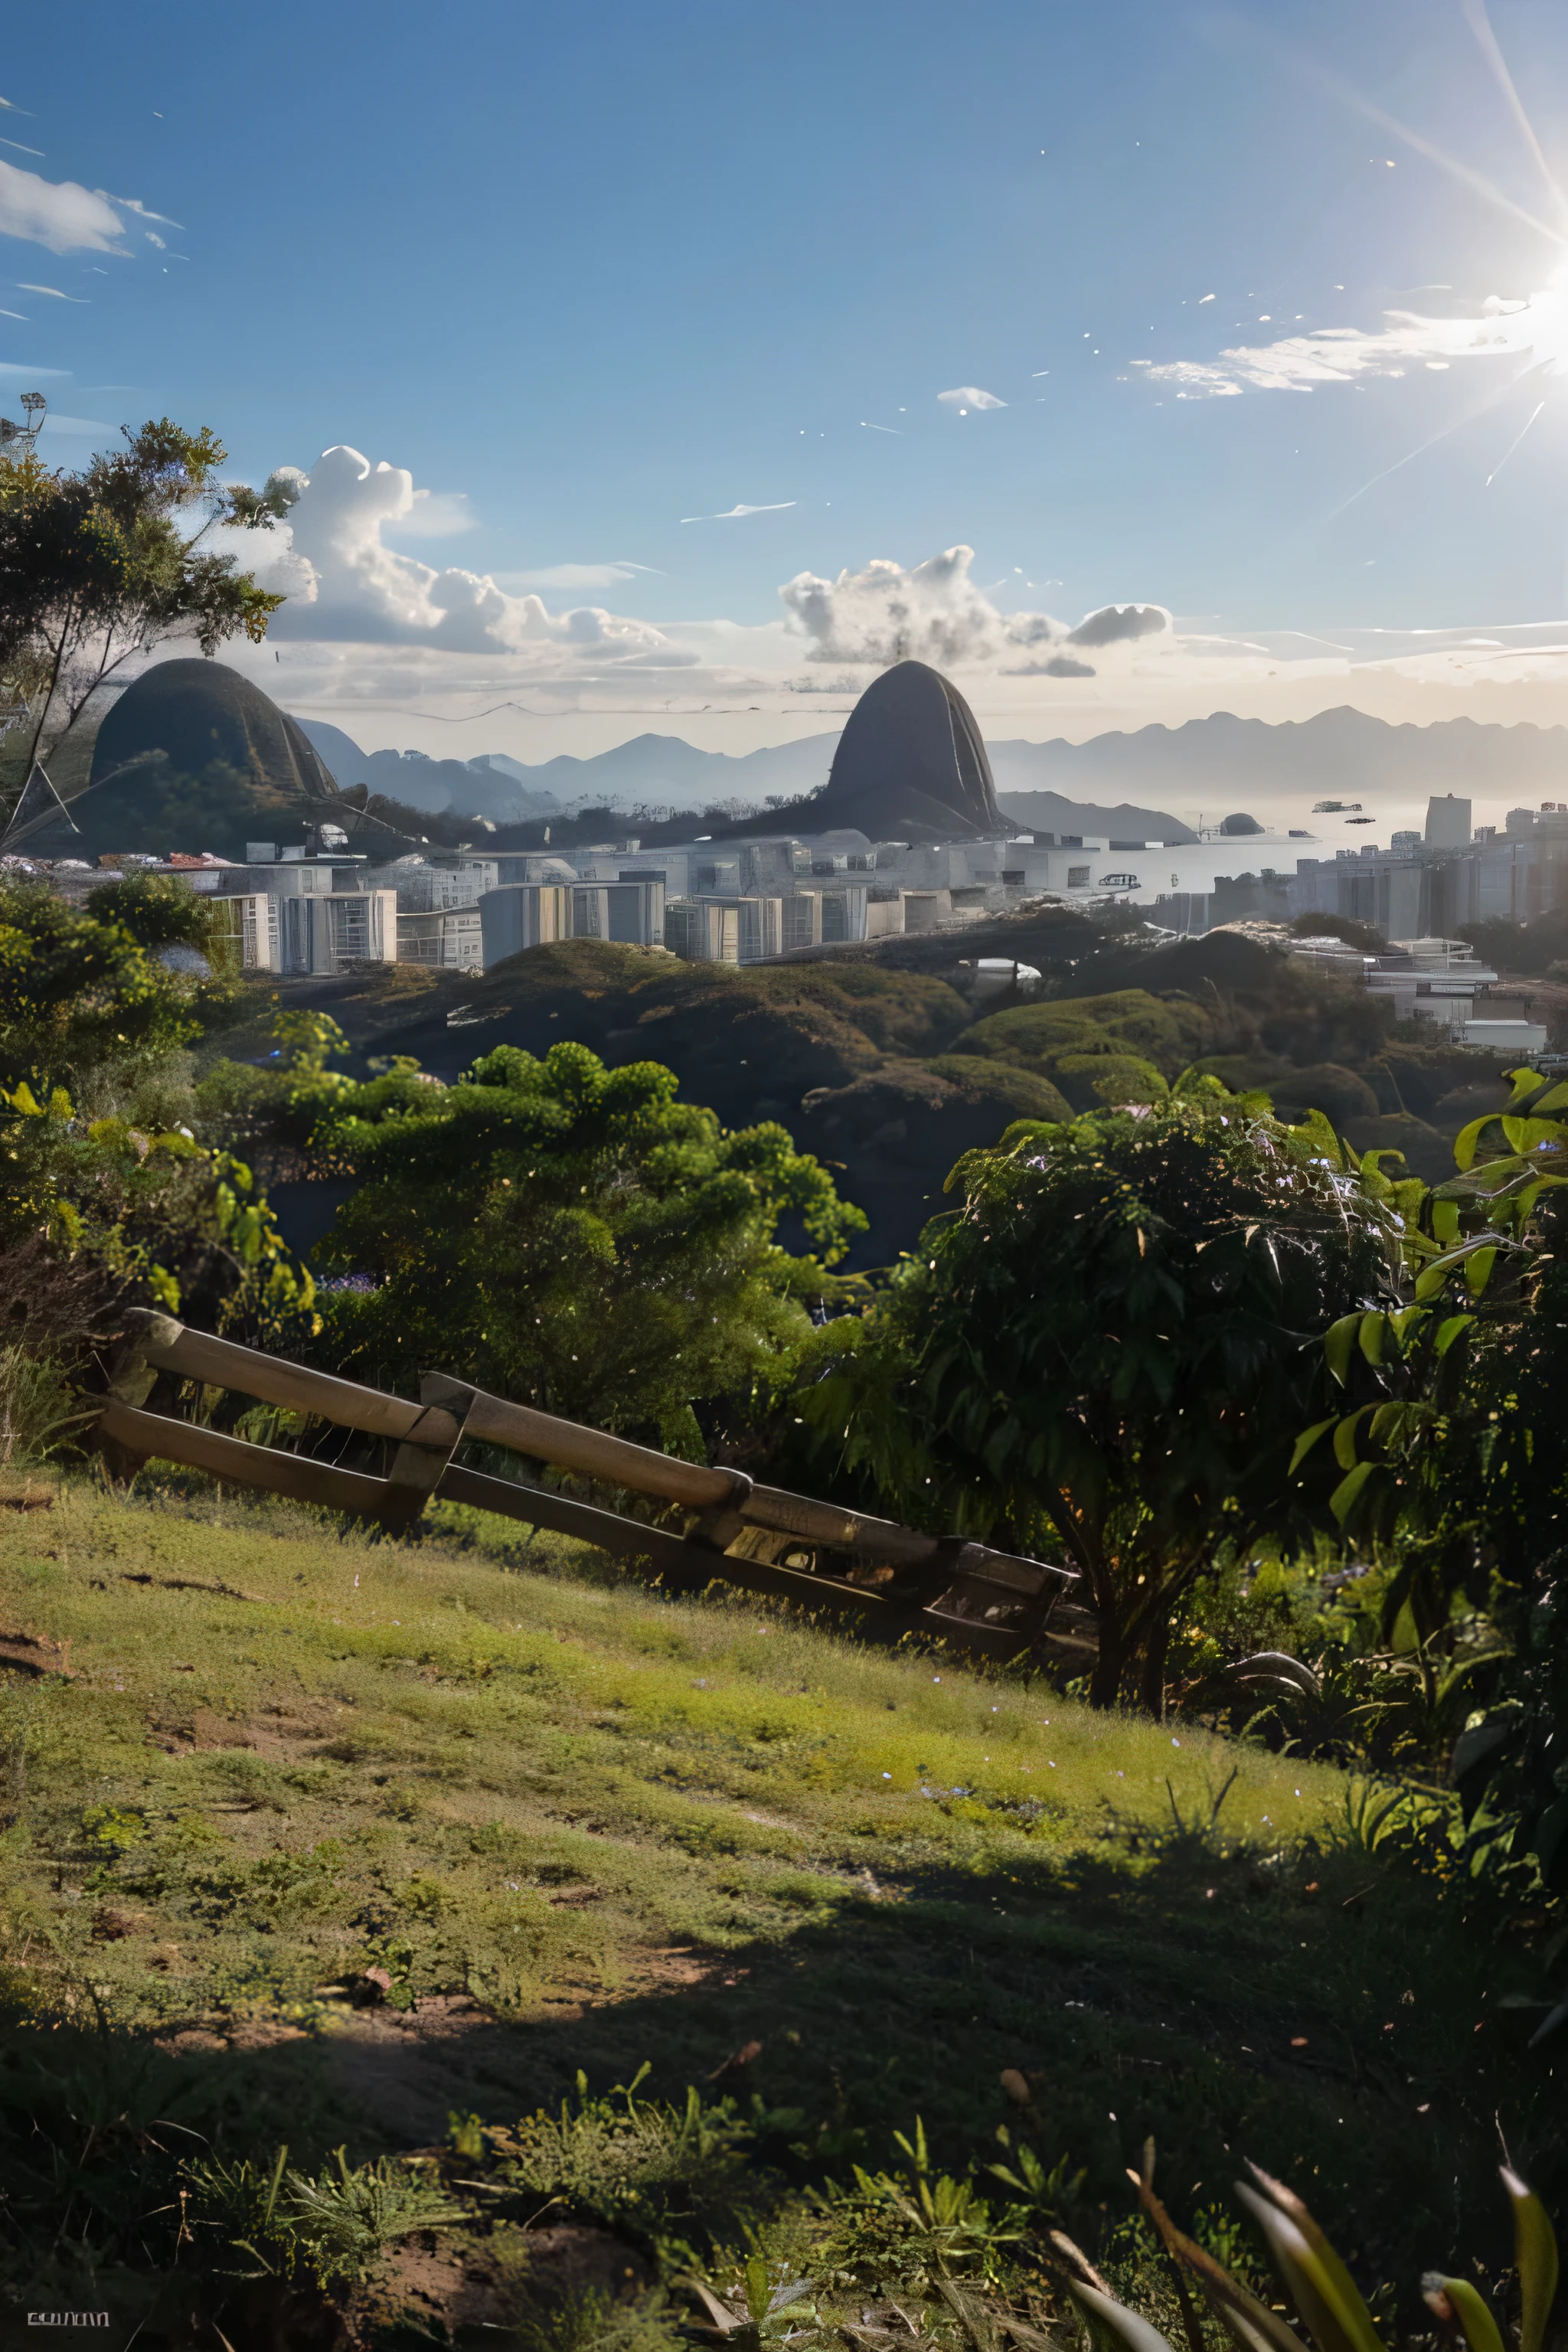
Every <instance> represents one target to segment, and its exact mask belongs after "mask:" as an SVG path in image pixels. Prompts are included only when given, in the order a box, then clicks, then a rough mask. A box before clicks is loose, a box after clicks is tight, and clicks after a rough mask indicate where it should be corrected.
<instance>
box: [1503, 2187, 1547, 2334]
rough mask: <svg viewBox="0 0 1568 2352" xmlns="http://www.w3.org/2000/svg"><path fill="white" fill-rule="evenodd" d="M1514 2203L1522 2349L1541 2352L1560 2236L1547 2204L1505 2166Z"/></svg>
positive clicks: (1515, 2253) (1514, 2242) (1511, 2201)
mask: <svg viewBox="0 0 1568 2352" xmlns="http://www.w3.org/2000/svg"><path fill="white" fill-rule="evenodd" d="M1502 2185H1503V2187H1504V2188H1505V2189H1507V2191H1508V2194H1509V2201H1510V2204H1511V2205H1512V2207H1513V2252H1514V2261H1515V2263H1517V2264H1518V2268H1519V2295H1520V2314H1519V2352H1541V2346H1542V2338H1543V2337H1544V2336H1545V2334H1546V2323H1547V2321H1548V2320H1549V2319H1550V2318H1551V2316H1552V2304H1553V2303H1554V2302H1555V2300H1556V2297H1557V2239H1556V2236H1555V2234H1554V2232H1553V2231H1552V2224H1551V2222H1550V2221H1549V2220H1548V2219H1547V2214H1546V2208H1545V2206H1544V2205H1542V2202H1541V2200H1540V2198H1539V2197H1537V2196H1536V2195H1535V2194H1534V2193H1533V2191H1532V2190H1531V2189H1527V2188H1526V2187H1525V2185H1524V2182H1523V2181H1522V2180H1521V2179H1520V2178H1519V2175H1518V2174H1517V2173H1516V2172H1510V2170H1509V2168H1508V2167H1507V2165H1504V2166H1503V2168H1502Z"/></svg>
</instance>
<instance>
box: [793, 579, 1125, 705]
mask: <svg viewBox="0 0 1568 2352" xmlns="http://www.w3.org/2000/svg"><path fill="white" fill-rule="evenodd" d="M973 561H974V551H973V548H971V547H950V548H948V549H947V551H946V552H945V553H943V554H942V555H933V556H931V557H929V558H928V559H927V561H926V562H924V563H917V564H915V565H914V566H913V568H912V569H911V570H909V571H906V570H905V568H904V567H903V565H902V564H900V563H890V562H887V561H885V560H882V559H879V560H878V561H876V562H871V563H868V565H867V566H866V568H865V570H864V571H863V572H840V573H839V575H838V577H837V580H823V579H819V578H818V577H817V576H816V573H814V572H800V573H799V574H797V576H796V577H795V579H794V580H791V581H788V582H786V583H785V584H784V587H782V588H781V589H780V590H779V594H780V596H781V598H782V599H783V601H784V608H785V611H786V612H787V613H788V614H789V615H790V619H791V621H792V622H793V624H794V625H795V628H796V629H798V630H799V631H800V632H802V633H803V634H804V635H805V636H807V637H809V638H810V640H811V651H810V654H809V656H808V658H809V659H810V660H812V661H817V662H837V663H844V662H877V663H884V662H891V661H901V660H906V659H913V660H916V661H929V662H931V663H933V664H934V665H935V666H936V667H938V668H947V667H955V666H958V665H961V664H965V663H975V662H987V661H995V660H998V659H1000V658H1002V657H1004V656H1006V655H1008V654H1010V653H1013V652H1016V651H1020V650H1028V649H1030V648H1033V647H1041V648H1044V647H1047V646H1110V645H1115V644H1118V643H1121V642H1124V641H1126V640H1129V639H1131V638H1136V637H1142V636H1148V635H1158V634H1163V633H1164V632H1166V631H1168V630H1169V628H1170V626H1171V616H1170V614H1168V613H1167V612H1166V611H1165V610H1164V608H1163V605H1159V604H1128V605H1115V604H1107V605H1105V606H1103V607H1101V609H1100V611H1098V612H1095V613H1090V614H1088V615H1087V617H1086V618H1085V619H1084V620H1082V621H1081V622H1079V625H1078V626H1077V628H1073V627H1071V626H1069V625H1068V623H1067V622H1065V621H1058V620H1054V619H1053V618H1052V617H1051V615H1050V614H1048V613H1007V614H1004V613H1000V612H998V611H997V609H996V607H995V605H994V604H992V602H991V600H990V598H989V596H987V595H986V593H985V592H984V590H983V589H982V588H980V587H979V586H977V585H976V583H975V582H974V581H973V580H972V579H971V578H970V576H969V567H970V565H971V564H972V563H973ZM1059 658H1060V659H1062V660H1066V659H1067V658H1068V657H1066V656H1061V657H1059ZM1032 673H1037V674H1041V675H1045V676H1047V677H1092V676H1093V675H1094V673H1093V670H1092V669H1091V668H1089V667H1088V665H1086V664H1081V663H1073V664H1071V666H1070V667H1065V668H1064V667H1052V665H1051V663H1050V662H1049V661H1048V660H1047V661H1043V662H1037V663H1035V664H1031V665H1029V666H1028V667H1026V669H1024V670H1023V671H1022V672H1020V673H1019V674H1020V675H1023V676H1028V675H1030V674H1032Z"/></svg>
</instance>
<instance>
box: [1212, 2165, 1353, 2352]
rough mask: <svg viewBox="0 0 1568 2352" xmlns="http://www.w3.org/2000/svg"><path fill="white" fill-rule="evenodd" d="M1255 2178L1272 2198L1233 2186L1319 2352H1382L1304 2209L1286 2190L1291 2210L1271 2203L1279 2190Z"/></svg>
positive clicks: (1345, 2276)
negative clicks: (1253, 2217) (1256, 2226)
mask: <svg viewBox="0 0 1568 2352" xmlns="http://www.w3.org/2000/svg"><path fill="white" fill-rule="evenodd" d="M1254 2170H1255V2171H1256V2170H1257V2168H1256V2167H1254ZM1258 2179H1260V2180H1262V2181H1263V2182H1264V2184H1265V2187H1266V2189H1268V2190H1270V2191H1272V2192H1273V2194H1272V2195H1259V2193H1258V2190H1257V2189H1251V2188H1249V2187H1248V2186H1247V2182H1246V2181H1245V2180H1238V2181H1237V2184H1236V2193H1237V2196H1238V2197H1239V2198H1240V2199H1241V2200H1242V2202H1243V2204H1245V2205H1246V2206H1247V2209H1248V2210H1249V2211H1250V2212H1251V2213H1252V2214H1254V2215H1255V2217H1256V2218H1257V2221H1258V2225H1259V2227H1260V2228H1261V2229H1262V2231H1263V2234H1264V2236H1265V2237H1266V2238H1267V2239H1268V2251H1269V2252H1270V2254H1271V2255H1272V2256H1273V2258H1274V2266H1275V2268H1276V2270H1277V2271H1278V2272H1279V2275H1280V2277H1281V2279H1282V2280H1283V2281H1284V2283H1285V2285H1286V2286H1287V2288H1288V2289H1289V2293H1290V2294H1291V2296H1292V2298H1293V2300H1294V2302H1295V2305H1296V2307H1297V2309H1298V2310H1299V2311H1300V2315H1301V2316H1302V2318H1303V2319H1304V2320H1305V2321H1306V2323H1307V2325H1308V2326H1309V2327H1310V2329H1311V2332H1312V2334H1313V2336H1315V2337H1316V2338H1317V2342H1318V2346H1319V2352H1383V2347H1382V2345H1381V2344H1380V2342H1379V2340H1378V2334H1377V2330H1376V2328H1375V2327H1374V2326H1373V2324H1372V2314H1371V2312H1369V2311H1368V2309H1367V2307H1366V2305H1365V2303H1364V2302H1363V2299H1362V2295H1361V2293H1360V2291H1359V2289H1358V2288H1357V2286H1356V2284H1355V2282H1354V2280H1353V2279H1352V2277H1351V2274H1350V2273H1349V2272H1348V2271H1347V2270H1346V2268H1345V2266H1344V2264H1343V2263H1342V2262H1341V2260H1340V2258H1339V2256H1338V2255H1337V2254H1336V2253H1335V2252H1334V2250H1333V2248H1332V2246H1331V2245H1330V2243H1329V2242H1328V2240H1327V2239H1326V2238H1325V2237H1324V2235H1323V2233H1322V2231H1321V2230H1320V2229H1319V2228H1318V2226H1317V2224H1316V2222H1315V2221H1312V2218H1311V2216H1310V2213H1308V2211H1307V2209H1306V2207H1305V2206H1304V2205H1303V2204H1302V2203H1301V2201H1300V2199H1299V2198H1296V2197H1292V2196H1291V2195H1290V2192H1289V2190H1288V2189H1287V2190H1285V2191H1284V2192H1283V2193H1284V2196H1285V2197H1286V2198H1287V2199H1288V2200H1289V2205H1288V2207H1282V2206H1281V2205H1280V2204H1279V2203H1277V2202H1276V2201H1275V2200H1276V2198H1277V2197H1278V2196H1279V2194H1280V2187H1281V2185H1280V2184H1279V2182H1278V2181H1273V2180H1270V2179H1268V2174H1267V2173H1258ZM1309 2231H1310V2234H1309Z"/></svg>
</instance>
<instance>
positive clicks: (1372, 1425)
mask: <svg viewBox="0 0 1568 2352" xmlns="http://www.w3.org/2000/svg"><path fill="white" fill-rule="evenodd" d="M1411 1412H1412V1407H1411V1406H1409V1405H1407V1404H1393V1403H1390V1404H1380V1405H1379V1406H1378V1408H1377V1411H1376V1412H1374V1413H1373V1416H1372V1419H1371V1421H1370V1422H1369V1423H1367V1432H1366V1433H1367V1436H1368V1438H1369V1439H1370V1440H1371V1442H1372V1444H1373V1445H1382V1446H1393V1445H1395V1444H1397V1443H1398V1441H1399V1438H1400V1436H1401V1434H1402V1433H1403V1431H1404V1428H1405V1423H1406V1421H1408V1419H1409V1418H1410V1414H1411Z"/></svg>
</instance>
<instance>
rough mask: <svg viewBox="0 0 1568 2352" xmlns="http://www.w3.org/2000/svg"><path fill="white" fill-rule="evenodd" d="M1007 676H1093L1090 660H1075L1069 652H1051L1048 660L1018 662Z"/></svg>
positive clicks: (1092, 666) (1093, 669) (1093, 671)
mask: <svg viewBox="0 0 1568 2352" xmlns="http://www.w3.org/2000/svg"><path fill="white" fill-rule="evenodd" d="M1007 675H1008V677H1094V676H1095V675H1096V672H1095V667H1094V664H1093V663H1092V662H1086V661H1075V660H1074V658H1073V656H1072V655H1071V654H1053V655H1052V656H1051V657H1050V659H1049V661H1037V662H1019V663H1018V664H1017V665H1016V667H1014V668H1012V669H1010V670H1009V671H1008V672H1007Z"/></svg>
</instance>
